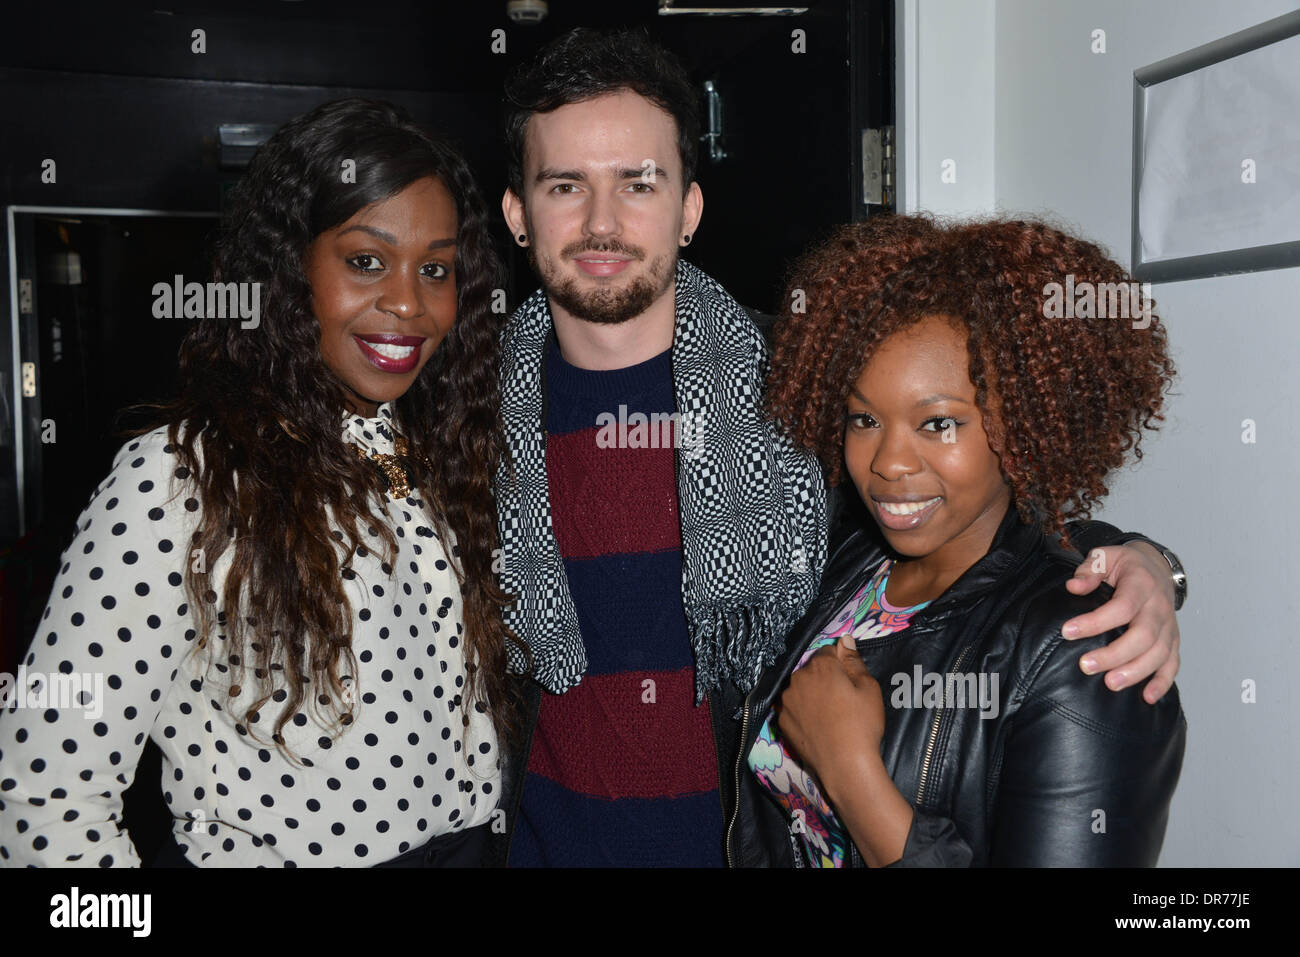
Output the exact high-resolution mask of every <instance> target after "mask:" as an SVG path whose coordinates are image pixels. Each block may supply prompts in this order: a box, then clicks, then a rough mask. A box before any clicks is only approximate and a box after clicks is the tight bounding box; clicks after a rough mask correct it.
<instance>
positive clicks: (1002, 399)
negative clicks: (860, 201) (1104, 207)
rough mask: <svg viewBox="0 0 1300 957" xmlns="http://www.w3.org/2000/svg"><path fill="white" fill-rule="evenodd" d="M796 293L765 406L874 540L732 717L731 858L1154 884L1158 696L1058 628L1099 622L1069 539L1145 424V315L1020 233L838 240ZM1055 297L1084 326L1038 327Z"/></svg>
mask: <svg viewBox="0 0 1300 957" xmlns="http://www.w3.org/2000/svg"><path fill="white" fill-rule="evenodd" d="M1116 283H1123V284H1124V285H1123V286H1116V285H1114V284H1116ZM796 288H797V289H802V290H803V292H804V294H805V296H806V303H807V309H806V312H805V313H803V314H800V315H791V316H789V317H787V319H786V320H785V321H784V322H782V323H781V324H780V327H779V329H778V331H777V334H776V348H775V354H774V358H773V367H772V376H771V380H770V387H769V393H768V406H769V411H770V413H771V415H772V416H773V418H775V419H776V420H777V421H779V422H780V423H782V425H783V426H785V427H786V428H787V429H788V430H789V432H790V434H791V435H792V437H793V438H794V439H795V441H797V442H798V443H800V444H802V445H803V446H805V447H807V448H809V449H812V450H814V451H815V452H816V453H817V454H818V455H819V456H820V457H821V459H822V460H823V462H824V464H825V465H826V467H827V469H828V477H829V480H830V481H831V483H832V484H838V482H839V481H841V479H842V478H843V476H844V473H845V471H846V470H847V472H848V476H849V478H850V479H851V480H852V481H853V484H854V485H855V486H856V487H857V490H858V492H859V493H860V495H861V498H862V501H863V503H865V504H866V506H867V508H868V511H869V513H870V516H871V519H872V520H873V522H874V524H875V525H877V526H878V527H879V531H880V533H881V535H883V542H882V541H881V535H876V534H873V533H872V532H873V530H872V529H869V528H862V529H860V530H859V531H857V532H856V533H854V534H852V535H850V536H848V537H847V538H846V539H845V540H844V541H843V542H842V543H841V545H840V546H839V548H838V549H837V550H836V551H835V553H834V554H833V555H832V556H831V558H830V561H829V564H828V567H827V571H826V574H825V577H824V579H823V582H822V592H821V597H820V599H819V600H818V601H817V603H816V604H815V605H814V606H813V608H812V609H811V610H810V611H809V613H808V614H807V616H805V618H804V620H803V621H802V622H801V623H800V624H799V625H798V626H796V628H795V630H794V632H793V633H792V634H791V637H790V643H789V646H788V647H789V650H788V652H787V655H786V658H785V659H784V660H783V661H782V662H780V663H778V665H777V666H775V667H773V668H772V669H770V670H769V672H768V673H767V674H766V675H765V676H764V678H763V680H762V681H761V682H760V683H759V685H758V687H757V688H756V689H755V690H754V692H753V693H751V695H750V696H749V699H748V700H747V701H746V707H745V713H744V732H743V734H742V738H743V740H742V745H741V752H740V753H741V757H742V760H743V761H744V762H745V764H746V765H747V768H748V770H749V772H750V773H747V774H741V775H740V777H741V779H742V780H741V782H740V791H741V793H740V795H739V798H738V803H739V812H738V817H737V822H736V828H735V829H734V831H735V832H736V833H733V835H732V836H731V839H730V844H731V849H732V852H733V855H734V856H735V857H736V859H737V860H738V862H739V863H748V864H759V863H768V864H792V863H793V864H796V865H803V864H811V865H813V866H831V867H838V866H845V865H862V864H865V865H867V866H884V865H891V864H899V865H931V866H935V865H937V866H972V865H973V866H982V865H1037V866H1047V865H1074V866H1079V865H1092V866H1101V865H1110V866H1114V865H1153V864H1154V863H1155V861H1156V858H1157V857H1158V855H1159V851H1160V846H1161V843H1162V841H1163V839H1164V831H1165V824H1166V821H1167V819H1168V813H1169V802H1170V798H1171V797H1172V795H1173V791H1174V786H1175V785H1176V783H1177V780H1178V775H1179V771H1180V769H1181V766H1182V754H1183V746H1184V739H1185V733H1186V731H1185V720H1184V718H1183V714H1182V710H1181V708H1180V705H1179V699H1178V692H1177V689H1176V688H1174V689H1171V690H1170V692H1169V693H1168V694H1166V695H1165V696H1164V698H1163V699H1161V700H1160V701H1158V702H1157V703H1156V704H1154V705H1150V704H1147V703H1146V702H1145V701H1144V700H1143V698H1142V697H1141V695H1140V692H1139V690H1138V689H1137V688H1135V687H1129V688H1125V689H1122V690H1120V691H1118V692H1115V691H1111V690H1109V689H1108V688H1107V687H1106V686H1105V685H1104V684H1103V682H1102V679H1101V676H1100V675H1095V674H1094V675H1088V674H1085V673H1083V672H1082V671H1081V670H1080V669H1079V667H1078V666H1077V665H1076V658H1077V654H1076V652H1077V649H1076V648H1075V647H1073V646H1072V645H1071V643H1069V642H1067V641H1065V640H1064V639H1063V637H1062V634H1061V627H1062V625H1063V624H1064V623H1065V622H1066V621H1067V620H1068V619H1070V618H1071V617H1073V616H1075V615H1077V614H1081V613H1083V612H1086V611H1088V610H1090V609H1091V608H1094V607H1096V606H1097V605H1099V604H1101V603H1102V601H1104V600H1105V596H1104V595H1103V594H1101V593H1100V592H1099V593H1095V594H1092V595H1087V596H1081V595H1076V594H1072V593H1071V592H1070V591H1067V589H1066V587H1065V585H1066V582H1067V581H1068V580H1069V579H1070V577H1071V574H1072V572H1073V570H1074V569H1075V567H1076V565H1077V564H1078V563H1079V561H1080V560H1081V559H1080V557H1079V555H1078V554H1077V553H1075V552H1072V551H1070V542H1069V539H1068V536H1067V534H1066V529H1065V523H1066V520H1067V519H1073V518H1078V517H1086V516H1087V514H1088V513H1089V511H1090V509H1091V508H1092V507H1093V506H1094V505H1095V504H1096V503H1097V501H1098V500H1099V499H1100V498H1101V497H1102V496H1104V495H1105V494H1106V478H1107V476H1108V474H1109V473H1111V472H1112V471H1113V470H1114V469H1115V468H1117V467H1118V466H1120V465H1121V464H1123V462H1124V458H1125V454H1126V452H1128V451H1129V450H1132V451H1133V453H1134V455H1135V456H1136V457H1140V456H1141V449H1140V447H1139V442H1140V438H1141V433H1142V430H1143V429H1146V428H1154V426H1155V424H1156V423H1157V422H1159V421H1160V420H1161V419H1162V418H1163V416H1162V414H1161V412H1162V408H1163V394H1164V392H1165V391H1166V390H1167V388H1168V386H1169V384H1170V382H1171V379H1172V376H1173V365H1172V363H1171V362H1170V360H1169V357H1168V354H1167V351H1166V337H1165V331H1164V327H1163V325H1162V324H1161V322H1160V320H1159V318H1158V317H1156V316H1154V315H1153V314H1151V312H1150V306H1149V303H1143V302H1141V300H1140V297H1137V296H1132V297H1130V296H1128V295H1127V294H1128V293H1129V292H1130V291H1132V292H1136V291H1137V289H1138V287H1137V285H1136V284H1131V285H1130V277H1128V276H1127V275H1125V274H1124V271H1123V269H1122V268H1121V267H1120V266H1118V265H1117V264H1116V263H1114V262H1113V261H1111V260H1110V259H1109V258H1108V257H1107V256H1106V255H1105V254H1104V253H1103V252H1102V250H1101V249H1099V248H1098V247H1097V246H1095V245H1093V244H1092V243H1089V242H1085V241H1083V240H1080V239H1077V238H1074V237H1072V236H1069V235H1066V234H1065V233H1062V232H1060V231H1058V230H1056V229H1053V228H1051V227H1049V226H1046V225H1043V224H1041V223H1036V222H1020V221H1014V222H999V221H993V222H977V223H966V224H958V225H952V226H944V225H940V224H937V223H935V222H933V221H931V220H930V219H927V218H924V217H907V216H895V217H886V218H881V219H875V220H871V221H869V222H866V223H861V224H857V225H854V226H848V227H844V228H843V229H841V230H840V231H839V232H838V234H836V235H835V236H834V237H833V238H832V239H831V240H830V241H829V242H828V243H826V244H825V245H824V246H822V247H821V248H819V249H817V250H814V251H813V252H811V253H809V254H808V255H807V256H806V257H805V258H804V259H803V260H802V261H801V262H800V264H799V265H798V267H797V268H796V270H795V275H794V277H793V279H792V281H791V290H792V291H793V290H794V289H796ZM1063 288H1071V289H1072V290H1073V291H1075V294H1076V295H1077V296H1080V297H1082V298H1080V299H1079V305H1080V308H1079V309H1078V311H1077V312H1075V313H1074V315H1076V316H1086V318H1082V317H1080V318H1068V319H1066V318H1049V316H1053V317H1055V316H1059V315H1060V312H1059V311H1057V310H1055V309H1054V308H1053V307H1054V306H1055V305H1057V304H1059V291H1060V290H1061V289H1063ZM1121 291H1122V292H1123V293H1124V294H1125V295H1124V297H1123V298H1121V296H1120V292H1121ZM1054 294H1055V295H1056V296H1057V299H1058V301H1053V295H1054ZM1089 295H1091V296H1092V299H1091V300H1090V301H1088V302H1087V305H1086V307H1085V300H1087V297H1088V296H1089ZM1121 306H1122V307H1125V308H1122V309H1121V308H1120V307H1121ZM1116 313H1119V314H1118V315H1117V314H1116ZM1113 637H1115V633H1114V632H1111V633H1109V634H1106V635H1101V636H1097V637H1095V638H1091V639H1088V640H1087V642H1086V644H1087V645H1088V646H1089V647H1100V646H1101V645H1103V644H1105V643H1106V642H1107V641H1108V640H1110V639H1111V638H1113Z"/></svg>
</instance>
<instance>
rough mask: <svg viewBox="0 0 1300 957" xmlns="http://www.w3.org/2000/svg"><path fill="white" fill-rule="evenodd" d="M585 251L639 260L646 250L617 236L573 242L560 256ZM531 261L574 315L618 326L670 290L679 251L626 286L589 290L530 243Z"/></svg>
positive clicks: (660, 259) (544, 285) (547, 288)
mask: <svg viewBox="0 0 1300 957" xmlns="http://www.w3.org/2000/svg"><path fill="white" fill-rule="evenodd" d="M584 252H594V253H619V254H620V255H623V256H630V257H632V258H633V259H634V260H635V261H637V262H644V261H645V252H644V250H641V249H638V248H637V247H635V246H627V245H624V244H623V243H620V242H619V241H618V240H616V239H615V240H611V241H609V242H607V243H601V244H597V243H593V242H578V243H573V244H571V245H569V246H566V247H565V248H564V249H563V250H562V251H561V252H560V257H561V260H562V261H566V262H567V261H568V260H570V259H572V258H573V257H574V256H577V255H579V254H580V253H584ZM528 263H529V265H531V266H532V267H533V272H535V273H537V275H538V277H539V278H540V279H541V280H542V289H543V290H545V292H546V295H547V296H549V297H550V298H551V300H552V301H553V302H555V303H556V304H557V305H559V306H562V307H563V308H564V310H565V311H566V312H568V313H569V314H570V315H572V316H574V317H575V318H578V319H583V320H585V321H587V322H594V323H598V324H600V325H605V326H615V325H618V324H619V323H622V322H627V321H628V320H629V319H634V318H636V317H637V316H639V315H641V313H643V312H645V311H646V310H647V309H649V308H650V304H651V303H653V302H654V301H655V300H656V299H658V298H659V297H660V296H661V295H663V294H664V293H665V292H666V291H667V290H668V287H669V286H670V285H671V284H672V281H673V276H674V275H675V273H676V271H677V251H676V250H675V249H674V250H673V253H672V255H671V256H659V257H658V258H656V259H655V260H654V261H653V262H652V263H651V264H650V269H649V270H648V272H647V274H646V275H644V276H641V277H640V278H638V279H634V280H633V281H632V282H631V283H629V284H628V285H627V286H626V287H624V288H623V289H595V290H592V291H591V292H586V293H583V292H580V291H579V290H578V283H577V280H575V279H573V278H572V277H567V276H562V275H561V271H560V267H559V265H558V264H556V262H555V261H554V260H551V259H543V258H541V257H539V256H538V255H537V250H536V249H535V248H534V247H532V246H529V247H528Z"/></svg>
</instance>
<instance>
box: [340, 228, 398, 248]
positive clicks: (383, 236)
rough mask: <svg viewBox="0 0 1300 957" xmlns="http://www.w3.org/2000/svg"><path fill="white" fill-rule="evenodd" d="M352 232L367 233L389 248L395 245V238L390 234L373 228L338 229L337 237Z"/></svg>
mask: <svg viewBox="0 0 1300 957" xmlns="http://www.w3.org/2000/svg"><path fill="white" fill-rule="evenodd" d="M353 230H359V231H360V232H363V233H367V234H369V235H371V236H374V237H375V238H376V239H381V240H383V241H384V242H386V243H388V245H390V246H396V245H397V237H396V236H394V235H393V234H392V233H386V232H384V231H383V230H382V229H375V227H374V226H361V225H357V226H349V227H348V228H347V229H340V230H339V235H340V236H346V235H347V234H348V233H350V232H352V231H353Z"/></svg>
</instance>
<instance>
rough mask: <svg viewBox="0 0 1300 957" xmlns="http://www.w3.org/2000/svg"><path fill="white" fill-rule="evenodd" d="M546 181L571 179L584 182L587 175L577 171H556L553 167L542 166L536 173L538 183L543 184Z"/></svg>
mask: <svg viewBox="0 0 1300 957" xmlns="http://www.w3.org/2000/svg"><path fill="white" fill-rule="evenodd" d="M548 179H572V180H576V181H578V182H580V183H581V182H586V180H587V174H586V173H584V172H583V171H582V170H579V169H556V168H555V167H553V166H543V167H542V168H541V169H539V170H538V171H537V180H536V182H538V183H543V182H545V181H546V180H548Z"/></svg>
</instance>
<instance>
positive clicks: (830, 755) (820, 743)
mask: <svg viewBox="0 0 1300 957" xmlns="http://www.w3.org/2000/svg"><path fill="white" fill-rule="evenodd" d="M778 722H779V725H780V728H781V734H782V735H784V736H785V740H786V742H787V743H788V744H789V745H791V746H792V747H793V748H794V750H795V751H796V752H797V754H798V759H799V762H800V763H801V764H803V766H804V768H805V769H807V770H808V771H811V772H812V773H813V774H815V775H816V776H817V778H818V780H820V781H821V782H822V784H823V785H826V784H827V783H828V782H829V781H831V780H833V779H835V778H838V777H842V776H847V775H845V774H841V773H840V772H847V773H848V774H852V773H853V772H855V771H857V770H860V769H861V767H862V765H863V764H864V763H865V759H867V758H868V757H870V756H873V755H874V756H875V757H876V758H877V760H878V759H879V757H880V739H881V737H882V736H883V735H884V733H885V702H884V699H883V698H882V697H881V692H880V684H879V683H878V682H877V681H876V679H875V678H873V677H871V675H870V674H869V673H868V672H867V668H866V665H864V664H863V663H862V658H861V657H859V655H858V651H857V648H856V646H855V644H854V640H853V638H852V637H851V636H846V637H845V638H842V639H841V640H840V641H838V642H836V643H835V644H834V645H827V646H826V647H825V648H822V649H820V650H819V651H818V652H817V653H816V654H814V655H813V656H812V657H811V658H809V659H808V661H807V662H806V663H805V664H804V666H803V667H802V668H799V669H797V670H796V671H795V673H794V674H793V675H791V676H790V685H789V687H787V688H786V690H785V693H784V694H783V695H781V708H780V711H779V718H778Z"/></svg>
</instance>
